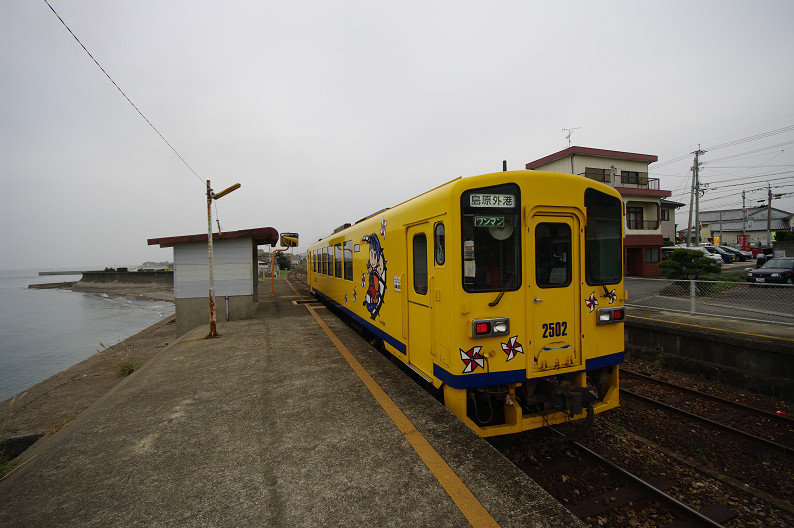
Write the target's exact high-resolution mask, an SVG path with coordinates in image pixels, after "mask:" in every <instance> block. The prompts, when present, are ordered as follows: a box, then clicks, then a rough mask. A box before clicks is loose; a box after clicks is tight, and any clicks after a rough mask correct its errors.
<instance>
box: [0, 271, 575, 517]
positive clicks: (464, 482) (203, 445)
mask: <svg viewBox="0 0 794 528" xmlns="http://www.w3.org/2000/svg"><path fill="white" fill-rule="evenodd" d="M268 290H269V289H268ZM295 298H296V297H295V295H294V293H293V291H292V290H291V289H290V288H289V287H288V285H287V284H286V283H285V282H284V281H277V283H276V297H275V298H272V297H270V295H269V291H267V292H263V293H262V296H261V299H262V302H260V303H259V304H258V307H257V311H256V313H255V317H254V319H253V320H248V321H234V322H230V323H223V322H221V323H219V325H218V329H219V331H220V333H221V334H223V336H222V337H221V338H219V339H212V340H205V339H203V337H204V335H205V334H206V333H207V330H208V329H207V328H197V329H194V330H193V331H191V332H188V333H187V334H185V335H184V336H182V338H180V340H179V341H177V342H175V343H173V344H171V345H169V346H168V347H167V348H165V349H164V350H163V351H162V352H161V353H159V354H158V355H157V356H156V357H154V358H153V359H152V360H150V361H149V362H148V363H147V364H146V365H145V366H144V367H143V368H142V369H140V370H139V371H137V372H135V373H134V374H132V375H131V376H130V377H129V378H127V379H126V380H124V381H123V382H122V383H120V384H119V385H117V386H116V387H115V388H114V389H113V390H111V391H110V392H109V393H108V394H106V395H105V396H104V397H102V398H101V399H100V400H99V401H97V402H96V403H95V404H94V405H93V406H91V407H90V408H89V409H88V410H86V411H85V412H83V413H82V414H81V415H80V416H78V417H77V418H76V419H75V420H74V421H73V422H71V423H70V424H69V425H68V426H67V427H66V428H64V429H63V430H61V431H59V432H58V433H55V434H54V435H52V436H49V437H46V438H44V439H43V440H41V441H39V442H38V443H36V444H35V445H34V446H33V447H32V448H31V449H30V450H28V451H27V452H26V453H25V454H23V455H22V456H21V457H20V459H19V460H18V462H21V463H22V464H23V465H21V466H20V467H18V469H17V470H16V471H15V472H14V473H12V474H11V475H10V476H8V477H7V478H6V479H5V480H3V481H2V482H0V526H3V527H15V526H26V527H27V526H52V525H57V526H102V527H104V526H320V525H321V526H432V527H440V526H465V525H467V524H473V525H476V526H480V525H483V526H484V525H496V524H498V525H501V526H531V527H541V526H543V527H545V526H561V527H563V526H564V527H568V526H581V523H580V522H579V521H578V520H577V519H576V518H575V517H574V516H573V515H572V514H571V513H570V512H568V511H567V510H566V509H565V508H564V507H562V506H561V505H560V504H558V503H557V502H556V501H554V499H552V498H551V497H550V496H549V495H548V494H547V493H546V492H544V491H543V490H542V489H540V488H539V487H538V486H537V485H536V484H535V483H534V482H533V481H532V480H531V479H529V478H528V477H527V476H526V475H524V474H523V473H522V472H521V471H520V470H519V469H517V468H516V467H515V466H513V465H512V464H511V463H510V462H508V461H507V460H505V459H504V458H503V457H502V456H501V455H500V454H499V453H498V452H496V451H495V450H494V449H493V448H492V447H491V446H490V445H489V444H488V443H487V442H485V441H484V440H482V439H480V438H479V437H478V436H477V435H476V434H474V433H473V432H472V431H470V430H469V429H468V428H467V427H465V426H464V425H463V424H462V423H461V422H460V421H459V420H457V418H455V417H454V416H453V415H451V414H450V413H449V412H448V411H447V410H446V409H445V408H444V407H443V406H441V405H440V404H439V403H438V402H437V401H435V400H434V399H433V398H432V397H430V396H429V395H428V394H426V393H425V392H424V391H422V390H419V389H418V387H417V386H416V385H415V384H414V382H413V381H411V380H410V379H409V378H407V377H406V376H405V375H404V374H403V373H402V372H401V371H399V370H398V369H397V368H396V367H395V366H394V365H392V364H391V362H390V361H389V360H388V359H386V358H385V357H383V356H381V355H380V354H379V353H378V352H376V351H375V350H373V349H372V348H371V347H369V346H368V345H367V344H366V343H365V342H363V341H362V340H361V339H360V338H359V337H358V336H356V335H355V334H353V333H352V332H351V331H350V330H349V329H348V328H347V327H346V326H344V325H343V324H342V323H341V322H340V321H339V320H338V319H336V318H335V317H334V316H333V315H331V314H328V313H327V312H326V310H324V309H318V310H317V313H318V315H319V316H320V317H321V318H322V320H323V321H324V322H325V324H326V325H327V326H329V327H330V328H331V329H332V330H333V332H334V333H335V334H336V335H338V336H339V338H340V339H341V341H342V342H343V343H344V344H345V345H346V347H347V350H349V353H350V354H351V356H352V357H353V358H354V361H355V362H358V363H360V364H361V365H362V366H363V367H364V369H366V371H367V372H368V373H369V375H371V376H372V379H373V381H374V383H376V384H377V386H378V387H380V388H382V390H383V392H384V394H385V395H386V396H387V397H388V399H389V401H391V402H393V403H394V404H395V405H396V407H398V408H399V410H400V411H401V412H402V413H403V414H404V418H405V420H402V419H400V420H401V421H400V424H399V425H400V427H399V428H398V425H396V424H395V421H394V420H393V419H392V418H391V417H390V415H389V414H387V412H386V411H385V410H384V406H383V405H382V404H381V403H379V402H378V401H377V400H376V399H375V397H374V396H373V393H372V392H370V389H369V388H368V387H367V386H365V384H364V382H363V381H362V379H361V378H360V377H359V376H358V375H357V373H356V372H355V371H354V370H353V369H352V368H351V364H350V363H349V362H348V360H346V359H345V357H344V356H343V355H342V353H340V351H339V350H338V348H337V346H335V344H334V343H333V342H332V341H331V340H330V339H329V337H328V336H327V335H326V333H325V331H324V330H323V329H322V328H321V326H320V325H319V324H318V322H317V321H316V320H315V319H314V317H313V315H312V314H311V312H310V310H309V309H308V308H307V307H306V306H303V305H297V304H294V303H293V301H294V300H295ZM387 407H388V405H387ZM392 411H393V409H392ZM406 423H407V424H408V425H406ZM424 441H426V442H425V443H426V444H427V445H426V446H425V447H422V446H423V445H424V444H423V442H424ZM415 446H420V447H415ZM427 447H429V448H430V451H432V452H435V453H437V454H438V455H439V456H440V459H436V458H433V457H432V456H431V457H430V458H429V459H428V458H427V456H426V453H427ZM423 457H425V458H423ZM425 460H429V462H425ZM439 460H440V461H439ZM445 467H446V468H447V469H446V470H445V469H444V468H445ZM438 475H440V476H438ZM455 478H459V481H457V482H459V483H458V484H454V482H455V480H454V479H455ZM450 479H451V480H450ZM441 482H446V484H445V486H446V487H442V484H441ZM449 482H453V485H452V486H451V487H450V485H449ZM467 493H468V495H467ZM474 503H477V504H479V505H481V508H480V510H477V507H476V505H475V504H474ZM472 511H474V512H475V514H474V516H472V513H471V512H472ZM478 512H479V513H478ZM483 512H484V514H483Z"/></svg>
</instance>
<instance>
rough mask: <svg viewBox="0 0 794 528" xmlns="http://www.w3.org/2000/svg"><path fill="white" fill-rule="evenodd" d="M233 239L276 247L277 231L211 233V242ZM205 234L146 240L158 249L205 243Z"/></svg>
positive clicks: (269, 228)
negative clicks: (250, 239)
mask: <svg viewBox="0 0 794 528" xmlns="http://www.w3.org/2000/svg"><path fill="white" fill-rule="evenodd" d="M234 238H253V239H254V243H255V244H256V245H258V246H263V245H266V244H270V245H276V244H277V243H278V231H276V230H275V229H274V228H272V227H257V228H254V229H240V230H239V231H226V232H223V233H212V239H213V240H229V239H234ZM206 241H207V233H202V234H200V235H181V236H171V237H162V238H150V239H149V240H147V242H148V243H149V245H150V246H154V245H156V244H159V245H160V247H172V246H175V245H176V244H186V243H189V242H206Z"/></svg>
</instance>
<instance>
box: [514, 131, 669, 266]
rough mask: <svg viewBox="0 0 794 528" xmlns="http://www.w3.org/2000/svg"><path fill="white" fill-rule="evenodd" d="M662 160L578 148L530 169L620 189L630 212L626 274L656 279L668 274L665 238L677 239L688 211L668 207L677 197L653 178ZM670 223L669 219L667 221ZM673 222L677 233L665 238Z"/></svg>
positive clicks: (531, 164) (625, 242)
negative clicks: (680, 214) (662, 263)
mask: <svg viewBox="0 0 794 528" xmlns="http://www.w3.org/2000/svg"><path fill="white" fill-rule="evenodd" d="M658 159H659V158H658V157H657V156H655V155H651V154H634V153H631V152H620V151H616V150H603V149H596V148H589V147H576V146H574V147H568V148H567V149H565V150H561V151H559V152H555V153H554V154H551V155H549V156H546V157H544V158H540V159H538V160H535V161H531V162H529V163H527V164H526V168H527V169H530V170H547V171H553V172H564V173H568V174H578V175H579V176H584V177H586V178H591V179H593V180H596V181H600V182H603V183H606V184H607V185H609V186H611V187H614V188H615V189H616V190H617V191H618V192H619V193H620V195H621V196H622V197H623V203H624V205H625V208H626V217H625V223H624V226H623V228H624V230H623V233H624V235H623V251H624V253H623V257H624V258H623V262H624V274H625V275H627V276H638V277H655V276H659V275H661V274H662V270H661V269H659V266H658V264H659V258H660V248H661V246H662V244H663V241H664V239H665V234H666V236H667V238H668V239H672V238H674V233H675V209H676V208H678V207H680V206H682V205H683V204H678V202H671V201H664V198H668V197H670V195H671V194H672V192H670V191H664V190H661V189H660V188H659V179H658V178H648V165H650V164H651V163H653V162H655V161H657V160H658ZM663 201H664V202H665V203H663ZM665 217H666V218H669V219H668V220H663V218H665ZM668 222H671V223H672V230H671V231H669V232H668V229H665V231H664V233H663V231H662V226H663V225H665V226H667V225H668V224H667V223H668ZM663 223H664V224H663Z"/></svg>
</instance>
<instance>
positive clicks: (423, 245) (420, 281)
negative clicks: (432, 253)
mask: <svg viewBox="0 0 794 528" xmlns="http://www.w3.org/2000/svg"><path fill="white" fill-rule="evenodd" d="M413 248H414V251H413V253H414V262H413V264H414V266H413V268H414V272H413V277H414V291H415V292H416V293H418V294H419V295H427V237H426V236H425V234H424V233H418V234H416V235H414V240H413Z"/></svg>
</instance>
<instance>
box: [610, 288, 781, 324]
mask: <svg viewBox="0 0 794 528" xmlns="http://www.w3.org/2000/svg"><path fill="white" fill-rule="evenodd" d="M624 284H625V287H626V291H627V292H628V294H629V299H628V301H626V303H625V304H626V306H637V307H641V308H656V309H659V310H670V311H675V312H685V313H692V314H705V315H716V316H720V317H730V318H734V319H746V320H750V321H764V322H769V323H777V324H785V325H792V326H794V286H791V285H787V284H781V285H774V284H750V283H742V282H716V281H696V280H670V279H644V278H639V277H626V278H625V283H624Z"/></svg>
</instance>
